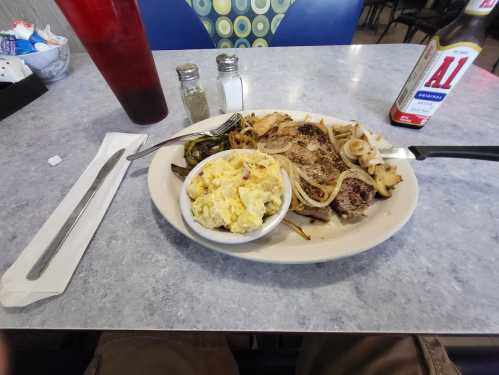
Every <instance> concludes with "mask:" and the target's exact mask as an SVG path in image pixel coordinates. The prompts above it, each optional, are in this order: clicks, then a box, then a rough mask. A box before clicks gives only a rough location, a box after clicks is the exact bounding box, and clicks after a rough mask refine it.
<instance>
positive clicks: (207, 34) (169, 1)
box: [139, 0, 362, 49]
mask: <svg viewBox="0 0 499 375" xmlns="http://www.w3.org/2000/svg"><path fill="white" fill-rule="evenodd" d="M139 5H140V9H141V14H142V17H143V20H144V24H145V28H146V31H147V34H148V38H149V43H150V46H151V48H152V49H191V48H213V47H218V48H232V47H236V48H244V47H267V46H269V45H270V46H299V45H328V44H349V43H351V41H352V37H353V34H354V32H355V27H356V24H357V20H358V17H359V15H360V11H361V8H362V0H139Z"/></svg>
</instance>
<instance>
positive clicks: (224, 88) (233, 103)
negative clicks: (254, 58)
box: [217, 53, 244, 113]
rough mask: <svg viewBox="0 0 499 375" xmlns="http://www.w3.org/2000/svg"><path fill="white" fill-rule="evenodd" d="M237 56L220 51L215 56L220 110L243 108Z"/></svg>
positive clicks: (234, 110)
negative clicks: (220, 52)
mask: <svg viewBox="0 0 499 375" xmlns="http://www.w3.org/2000/svg"><path fill="white" fill-rule="evenodd" d="M238 61H239V59H238V57H237V56H236V55H228V54H226V53H222V54H221V55H218V56H217V65H218V77H217V87H218V97H219V103H220V107H221V110H222V112H224V113H230V112H238V111H242V110H243V109H244V99H243V81H242V79H241V76H240V75H239V72H238Z"/></svg>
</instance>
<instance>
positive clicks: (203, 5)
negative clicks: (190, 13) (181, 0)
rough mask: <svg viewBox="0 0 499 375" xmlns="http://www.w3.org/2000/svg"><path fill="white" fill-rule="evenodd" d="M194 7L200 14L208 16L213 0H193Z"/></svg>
mask: <svg viewBox="0 0 499 375" xmlns="http://www.w3.org/2000/svg"><path fill="white" fill-rule="evenodd" d="M192 7H193V8H194V10H195V11H196V13H197V14H199V15H200V16H207V15H208V14H210V11H211V0H192Z"/></svg>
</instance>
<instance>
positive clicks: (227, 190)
mask: <svg viewBox="0 0 499 375" xmlns="http://www.w3.org/2000/svg"><path fill="white" fill-rule="evenodd" d="M282 191H283V183H282V176H281V169H280V166H279V163H278V162H277V161H276V160H275V159H274V158H272V157H271V156H269V155H266V154H264V153H262V152H258V151H255V152H252V153H234V154H232V155H230V156H229V157H228V158H227V159H225V158H218V159H215V160H213V161H211V162H208V163H207V164H206V165H205V166H204V167H203V169H202V171H201V172H200V173H199V174H198V175H197V176H196V177H194V178H193V179H192V182H191V183H190V185H189V187H188V188H187V193H188V194H189V196H190V198H191V199H192V200H193V202H192V214H193V216H194V219H195V220H196V221H197V222H199V223H200V224H201V225H203V226H204V227H207V228H220V227H223V228H226V229H228V230H230V231H231V232H234V233H245V232H250V231H253V230H255V229H258V228H259V227H260V226H261V225H262V224H263V217H264V216H267V215H272V214H274V213H276V212H277V211H278V210H279V208H280V207H281V204H282V202H281V194H282Z"/></svg>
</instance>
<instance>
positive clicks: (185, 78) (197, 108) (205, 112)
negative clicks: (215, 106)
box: [177, 64, 210, 123]
mask: <svg viewBox="0 0 499 375" xmlns="http://www.w3.org/2000/svg"><path fill="white" fill-rule="evenodd" d="M177 74H178V79H179V80H180V93H181V96H182V102H183V103H184V107H185V111H186V112H187V117H188V118H189V121H190V122H191V123H196V122H198V121H201V120H204V119H207V118H208V117H210V110H209V107H208V100H207V99H206V94H205V92H204V90H203V88H202V86H201V83H200V82H199V68H198V67H197V65H196V64H182V65H179V66H177Z"/></svg>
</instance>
